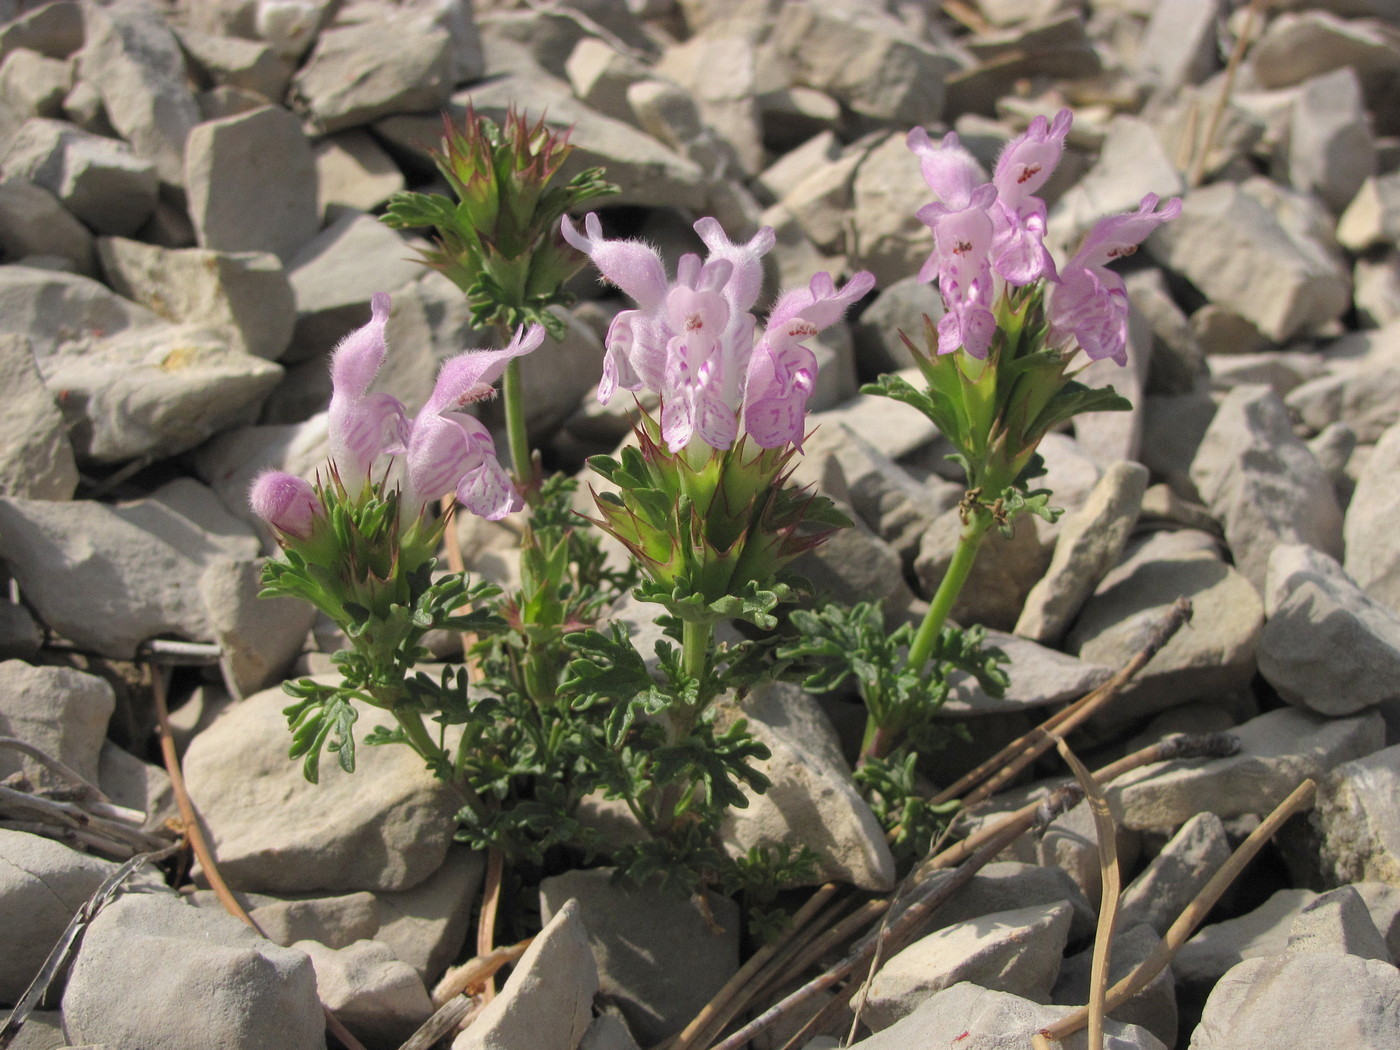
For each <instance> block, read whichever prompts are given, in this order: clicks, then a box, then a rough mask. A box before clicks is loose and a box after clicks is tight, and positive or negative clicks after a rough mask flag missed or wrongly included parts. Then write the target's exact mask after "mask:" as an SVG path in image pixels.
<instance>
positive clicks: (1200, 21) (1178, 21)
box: [1134, 0, 1223, 1043]
mask: <svg viewBox="0 0 1400 1050" xmlns="http://www.w3.org/2000/svg"><path fill="white" fill-rule="evenodd" d="M1150 10H1151V12H1152V17H1151V18H1149V19H1148V22H1147V28H1146V29H1145V30H1144V32H1143V35H1142V39H1141V41H1140V42H1139V44H1138V51H1137V58H1136V62H1135V63H1134V64H1135V65H1136V67H1137V69H1138V70H1139V71H1140V72H1141V73H1142V74H1143V75H1144V76H1145V77H1147V78H1149V79H1150V80H1153V81H1155V82H1156V83H1157V84H1158V85H1160V86H1161V87H1164V88H1174V87H1180V86H1181V85H1182V84H1199V83H1200V82H1201V81H1203V80H1205V79H1206V77H1208V76H1210V74H1211V73H1213V72H1214V71H1215V70H1216V69H1218V68H1219V67H1220V44H1219V39H1218V34H1217V31H1216V24H1217V22H1218V20H1219V19H1220V17H1221V15H1222V13H1223V12H1222V10H1221V5H1220V2H1219V0H1186V2H1184V3H1182V2H1178V3H1175V4H1171V5H1169V6H1168V5H1163V4H1158V5H1156V6H1153V7H1151V8H1150ZM1167 1042H1168V1043H1171V1040H1167Z"/></svg>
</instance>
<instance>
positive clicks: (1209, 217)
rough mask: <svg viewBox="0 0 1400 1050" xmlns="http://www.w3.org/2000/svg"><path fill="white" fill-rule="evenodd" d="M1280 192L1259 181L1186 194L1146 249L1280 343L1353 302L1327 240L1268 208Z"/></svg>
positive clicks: (1347, 280) (1343, 275)
mask: <svg viewBox="0 0 1400 1050" xmlns="http://www.w3.org/2000/svg"><path fill="white" fill-rule="evenodd" d="M1281 192H1282V191H1280V190H1278V189H1277V187H1272V185H1271V184H1269V183H1267V181H1264V180H1260V179H1251V180H1247V181H1246V182H1244V183H1241V184H1238V185H1237V184H1235V183H1215V184H1213V185H1210V186H1204V187H1202V188H1200V189H1196V190H1192V191H1191V192H1189V193H1188V194H1186V196H1185V198H1184V200H1183V204H1182V210H1181V215H1180V216H1179V217H1178V218H1177V219H1176V220H1174V221H1173V222H1170V223H1168V224H1166V225H1165V226H1163V227H1161V228H1160V229H1159V230H1158V231H1157V232H1156V233H1155V234H1154V235H1153V236H1152V237H1151V238H1150V240H1149V242H1148V244H1147V249H1148V251H1150V252H1151V253H1152V255H1153V257H1154V258H1156V259H1157V260H1158V261H1159V262H1161V263H1162V265H1163V266H1165V267H1167V268H1168V269H1170V270H1173V271H1175V272H1176V273H1178V274H1180V275H1181V276H1183V277H1185V278H1187V279H1188V280H1189V281H1190V282H1191V283H1192V284H1194V285H1195V286H1196V287H1197V288H1199V289H1200V290H1201V292H1202V293H1203V294H1204V295H1205V296H1206V297H1207V298H1208V299H1210V301H1211V302H1213V303H1217V304H1220V305H1223V306H1227V307H1229V308H1230V309H1231V310H1234V311H1236V312H1237V313H1239V314H1240V315H1242V316H1243V317H1246V318H1248V319H1249V320H1250V321H1251V322H1253V323H1254V324H1255V325H1256V326H1257V327H1258V329H1259V331H1261V332H1263V333H1264V335H1266V336H1268V337H1269V338H1270V339H1272V340H1274V341H1275V342H1279V343H1282V342H1285V341H1287V340H1288V339H1291V338H1292V337H1293V336H1295V335H1298V334H1300V333H1304V332H1308V331H1311V330H1314V329H1316V328H1318V327H1319V326H1320V325H1323V324H1325V323H1326V322H1328V321H1331V320H1333V319H1335V318H1337V317H1339V316H1340V315H1341V314H1342V313H1343V312H1344V311H1345V310H1346V309H1347V307H1348V305H1349V303H1350V301H1351V294H1350V293H1351V288H1350V281H1349V279H1348V274H1347V272H1346V271H1345V270H1344V269H1343V268H1342V267H1341V266H1340V265H1339V262H1338V260H1337V258H1336V257H1335V255H1334V254H1333V253H1332V251H1331V249H1330V248H1329V246H1328V245H1327V244H1326V242H1325V241H1320V240H1318V239H1317V238H1315V237H1313V236H1310V235H1309V233H1308V231H1307V230H1306V229H1303V228H1299V224H1297V223H1295V222H1290V221H1289V219H1288V216H1287V215H1286V214H1282V213H1280V212H1279V211H1278V210H1277V209H1276V207H1271V206H1270V204H1269V200H1268V199H1269V198H1270V197H1271V196H1273V197H1277V196H1278V195H1279V194H1280V193H1281Z"/></svg>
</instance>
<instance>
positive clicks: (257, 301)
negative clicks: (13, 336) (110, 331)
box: [98, 237, 296, 361]
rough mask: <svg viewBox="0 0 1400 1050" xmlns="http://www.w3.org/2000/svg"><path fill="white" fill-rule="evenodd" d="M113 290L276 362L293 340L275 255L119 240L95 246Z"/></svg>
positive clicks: (289, 303)
mask: <svg viewBox="0 0 1400 1050" xmlns="http://www.w3.org/2000/svg"><path fill="white" fill-rule="evenodd" d="M98 251H99V253H100V255H101V259H102V268H103V270H104V272H105V273H106V276H107V280H108V282H109V283H110V285H111V287H112V290H113V291H115V292H117V293H118V294H119V295H123V296H125V297H126V298H128V299H133V300H135V301H136V302H138V303H141V304H142V305H143V306H148V307H150V308H151V310H153V311H154V312H155V313H157V314H158V315H160V316H161V317H164V318H165V319H166V320H168V321H176V322H184V323H190V324H199V325H205V326H208V327H211V328H217V329H220V330H223V331H227V332H228V333H229V334H230V335H232V336H233V337H234V338H233V341H232V345H233V346H234V347H235V348H237V349H239V350H242V351H243V352H245V353H249V354H252V355H253V356H254V357H261V358H264V359H266V360H268V361H275V360H277V358H278V357H280V356H281V354H282V351H284V350H285V349H286V348H287V344H288V343H289V342H290V341H291V338H292V326H293V325H294V324H295V322H296V303H295V300H294V298H293V295H292V288H291V284H290V283H289V282H288V279H287V275H286V274H285V273H284V272H283V269H282V264H281V262H279V261H278V259H277V257H276V256H275V255H271V254H269V253H267V252H216V251H209V250H207V249H203V248H184V249H169V248H160V247H157V246H155V245H150V244H141V243H140V242H138V241H131V240H126V239H125V238H121V237H104V238H103V239H102V240H101V241H99V242H98Z"/></svg>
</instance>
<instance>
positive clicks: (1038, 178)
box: [908, 109, 1181, 364]
mask: <svg viewBox="0 0 1400 1050" xmlns="http://www.w3.org/2000/svg"><path fill="white" fill-rule="evenodd" d="M1070 117H1071V115H1070V111H1069V110H1067V109H1064V110H1061V111H1060V112H1059V113H1058V114H1056V116H1055V119H1054V121H1053V122H1052V121H1048V120H1046V119H1045V118H1044V117H1036V118H1035V120H1033V121H1032V122H1031V125H1030V127H1029V128H1028V129H1027V130H1026V132H1025V134H1023V135H1021V136H1020V137H1019V138H1017V139H1014V140H1013V141H1012V142H1010V143H1009V144H1008V145H1007V147H1006V149H1005V150H1003V151H1002V154H1001V156H1000V157H999V158H998V160H997V165H996V170H995V172H993V174H992V179H991V181H990V182H987V181H985V179H984V178H983V175H982V169H981V167H980V166H979V165H978V163H977V160H976V159H975V158H974V157H973V156H972V154H971V153H969V152H968V151H967V150H966V149H965V148H964V147H963V146H962V145H961V144H960V143H959V141H958V136H957V135H956V134H954V133H951V132H950V133H949V134H947V135H945V136H943V141H942V142H941V143H940V144H939V145H938V146H934V145H933V143H932V142H931V141H930V139H929V136H928V132H926V131H925V130H924V129H923V128H915V129H913V130H912V131H911V132H909V137H908V143H909V148H910V150H911V151H913V153H914V154H915V156H917V157H918V158H919V165H920V168H921V170H922V171H923V176H924V181H925V182H927V183H928V185H929V188H930V189H931V190H933V192H934V194H935V196H936V197H937V200H935V201H934V202H933V203H931V204H927V205H925V206H924V207H923V208H921V209H919V212H918V217H919V219H920V220H921V221H923V222H924V223H925V225H927V226H928V227H929V228H930V229H931V230H932V231H933V242H934V248H933V252H932V254H931V255H930V256H929V258H928V260H927V261H926V262H925V263H924V265H923V268H922V269H921V270H920V271H919V278H920V280H924V281H928V280H932V279H933V278H935V277H936V278H937V279H938V287H939V290H940V292H942V295H943V302H944V306H945V308H946V311H947V312H946V313H945V314H944V316H943V319H942V320H941V321H939V323H938V352H939V353H940V354H947V353H952V352H954V351H956V350H958V349H963V350H966V351H967V353H969V354H971V355H972V356H973V357H976V358H979V359H984V358H986V356H987V353H988V351H989V349H990V348H991V345H992V340H993V337H994V335H995V334H996V331H997V327H998V322H997V317H996V313H995V311H996V309H997V302H998V299H999V298H1000V296H1001V295H1002V293H1003V292H1004V290H1005V288H1006V287H1007V286H1011V287H1023V286H1026V285H1030V284H1033V283H1034V282H1037V281H1042V280H1043V281H1044V282H1045V283H1046V289H1045V298H1046V308H1047V314H1048V318H1047V319H1048V321H1049V327H1050V333H1049V334H1050V341H1051V342H1052V343H1053V344H1055V345H1058V346H1061V347H1063V348H1066V349H1073V347H1074V346H1078V347H1080V348H1082V349H1083V350H1084V352H1085V353H1086V354H1087V355H1088V356H1089V357H1090V358H1092V359H1094V360H1099V359H1101V358H1111V359H1113V360H1114V361H1117V362H1118V363H1119V364H1126V363H1127V351H1126V346H1127V318H1128V300H1127V293H1126V291H1125V290H1124V286H1123V279H1122V278H1121V277H1119V276H1118V275H1117V274H1115V273H1113V272H1112V271H1110V270H1108V269H1107V264H1108V263H1109V262H1110V261H1112V260H1113V259H1115V258H1119V257H1121V256H1124V255H1130V254H1132V252H1133V251H1135V250H1136V248H1137V246H1138V245H1139V244H1140V243H1142V241H1143V240H1145V239H1146V238H1147V236H1148V235H1149V234H1150V233H1152V231H1153V230H1154V229H1156V228H1157V227H1158V226H1160V225H1161V224H1162V223H1164V222H1167V221H1168V220H1170V219H1173V218H1175V217H1176V216H1177V215H1178V214H1179V213H1180V211H1181V202H1180V201H1179V200H1172V201H1169V202H1168V203H1167V204H1166V205H1164V206H1163V207H1162V209H1161V210H1160V211H1158V210H1156V209H1157V204H1158V198H1157V197H1156V195H1155V194H1150V193H1149V194H1148V195H1147V196H1145V197H1143V199H1142V204H1141V206H1140V207H1139V209H1138V211H1137V212H1135V213H1133V214H1131V215H1117V216H1111V217H1109V218H1106V219H1103V220H1101V221H1100V222H1099V223H1098V225H1097V226H1095V227H1094V229H1093V231H1092V232H1091V233H1090V234H1089V236H1088V237H1087V238H1086V239H1085V241H1084V244H1083V246H1082V247H1081V248H1080V249H1079V251H1078V252H1077V253H1076V254H1075V255H1074V257H1073V258H1072V259H1070V261H1069V262H1068V263H1067V264H1066V265H1065V267H1064V269H1063V270H1060V271H1058V272H1057V270H1056V267H1055V262H1054V260H1053V259H1052V258H1051V257H1050V253H1049V252H1048V251H1047V250H1046V248H1045V244H1044V237H1045V214H1046V209H1045V202H1044V201H1043V200H1041V199H1040V198H1039V197H1037V196H1035V194H1036V191H1038V190H1039V189H1040V188H1041V187H1042V186H1044V185H1045V182H1046V180H1048V179H1049V178H1050V176H1051V174H1052V173H1053V172H1054V170H1055V166H1056V165H1057V164H1058V163H1059V162H1060V156H1061V154H1062V153H1063V152H1064V143H1065V137H1066V136H1067V135H1068V134H1069V128H1070Z"/></svg>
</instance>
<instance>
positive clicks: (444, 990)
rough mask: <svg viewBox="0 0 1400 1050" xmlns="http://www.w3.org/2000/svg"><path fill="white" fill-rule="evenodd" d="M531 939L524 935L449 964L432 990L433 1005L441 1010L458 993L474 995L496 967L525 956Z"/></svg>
mask: <svg viewBox="0 0 1400 1050" xmlns="http://www.w3.org/2000/svg"><path fill="white" fill-rule="evenodd" d="M533 940H534V938H533V937H527V938H526V939H525V940H523V941H519V942H517V943H515V944H511V945H507V946H506V947H504V948H495V949H493V950H492V951H491V952H489V953H488V954H486V955H480V956H477V957H476V958H475V959H468V960H467V961H466V962H464V963H462V965H461V966H454V967H452V969H450V970H448V971H447V973H445V974H443V976H442V980H440V981H438V983H437V986H436V987H435V988H434V989H433V1005H434V1006H436V1007H438V1008H439V1009H441V1008H442V1007H443V1006H445V1005H446V1004H447V1003H449V1002H451V1001H452V1000H453V999H455V998H456V997H457V996H459V995H475V994H476V993H477V992H479V991H481V989H482V988H484V987H485V985H486V982H487V981H489V980H490V979H491V978H492V976H494V975H495V973H496V971H497V970H499V969H500V968H501V967H502V966H505V965H506V964H508V963H513V962H515V961H516V960H517V959H519V958H520V957H521V956H522V955H524V954H525V949H526V948H528V947H530V942H531V941H533Z"/></svg>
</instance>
